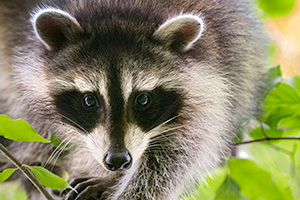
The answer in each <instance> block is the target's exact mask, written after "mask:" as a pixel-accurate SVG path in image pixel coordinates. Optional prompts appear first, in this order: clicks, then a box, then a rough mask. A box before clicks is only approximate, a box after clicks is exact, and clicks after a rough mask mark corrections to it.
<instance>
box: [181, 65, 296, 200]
mask: <svg viewBox="0 0 300 200" xmlns="http://www.w3.org/2000/svg"><path fill="white" fill-rule="evenodd" d="M267 77H268V80H267V81H266V82H267V85H268V87H269V88H270V89H269V90H267V94H266V98H265V100H264V102H263V104H262V106H263V108H264V113H262V114H261V115H260V116H259V117H258V120H254V121H255V122H254V123H253V124H254V125H253V127H252V128H251V129H250V130H249V131H247V132H245V133H243V134H244V135H245V136H244V137H245V138H246V139H247V140H248V141H252V142H253V143H251V144H246V143H243V142H242V141H239V142H240V143H239V144H238V145H237V146H236V148H237V157H231V158H230V159H229V160H228V162H227V163H226V164H225V165H224V166H223V167H222V168H220V169H217V170H216V171H215V172H213V173H212V175H211V176H207V177H205V180H206V181H205V182H206V183H207V184H206V185H201V186H199V189H198V191H197V192H196V193H195V194H194V195H193V196H192V197H189V198H187V199H186V200H192V199H201V200H213V199H216V200H221V199H222V200H227V199H228V200H249V199H255V200H293V199H295V200H296V199H300V191H299V188H300V170H299V169H300V161H299V158H300V157H299V156H300V150H299V149H300V148H298V146H299V145H300V140H296V139H295V140H291V139H290V138H298V139H299V138H300V137H299V131H300V76H294V77H293V79H292V80H290V81H289V82H284V81H283V79H282V73H281V70H280V66H276V67H274V68H271V69H270V70H269V72H268V74H267ZM244 137H240V138H244ZM268 138H272V139H274V140H272V141H269V140H268ZM256 140H263V141H256ZM238 157H247V159H245V158H244V159H242V158H238Z"/></svg>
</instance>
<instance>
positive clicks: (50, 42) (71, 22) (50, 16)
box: [31, 8, 82, 50]
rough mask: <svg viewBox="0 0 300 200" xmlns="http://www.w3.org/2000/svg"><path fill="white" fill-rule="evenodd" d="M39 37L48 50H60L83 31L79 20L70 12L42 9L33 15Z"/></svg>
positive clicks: (35, 29)
mask: <svg viewBox="0 0 300 200" xmlns="http://www.w3.org/2000/svg"><path fill="white" fill-rule="evenodd" d="M31 21H32V24H33V28H34V32H35V34H36V36H37V38H38V39H39V40H40V41H41V42H42V43H43V44H44V45H45V46H46V48H47V49H48V50H58V49H61V48H63V47H64V45H65V44H66V43H69V42H73V41H74V40H75V38H76V36H77V35H78V34H79V33H80V32H81V31H82V28H81V27H80V25H79V23H78V22H77V20H76V19H75V18H74V17H72V16H71V15H70V14H69V13H67V12H65V11H62V10H59V9H55V8H46V9H41V10H39V11H38V12H36V13H35V14H34V15H33V16H32V19H31Z"/></svg>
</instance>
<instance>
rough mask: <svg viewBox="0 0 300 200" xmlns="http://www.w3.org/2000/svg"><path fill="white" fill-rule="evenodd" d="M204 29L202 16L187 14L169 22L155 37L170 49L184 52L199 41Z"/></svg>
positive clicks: (160, 28) (158, 30) (163, 25)
mask: <svg viewBox="0 0 300 200" xmlns="http://www.w3.org/2000/svg"><path fill="white" fill-rule="evenodd" d="M204 29H205V24H204V21H203V19H202V18H201V17H200V16H195V15H190V14H185V15H180V16H177V17H173V18H171V19H169V20H167V21H166V22H165V23H164V24H162V25H161V26H160V27H159V28H158V29H157V31H156V32H155V33H154V34H153V37H154V39H156V40H158V41H160V42H161V43H162V44H163V45H164V46H167V47H168V48H170V49H173V50H176V51H180V52H184V51H187V50H189V49H190V48H191V47H192V46H193V44H194V43H195V42H196V41H197V40H199V38H200V37H201V35H202V32H203V31H204Z"/></svg>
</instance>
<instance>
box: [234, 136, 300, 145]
mask: <svg viewBox="0 0 300 200" xmlns="http://www.w3.org/2000/svg"><path fill="white" fill-rule="evenodd" d="M275 140H300V137H267V138H262V139H257V140H248V141H244V142H239V143H235V144H234V145H235V146H238V145H243V144H251V143H256V142H264V141H275Z"/></svg>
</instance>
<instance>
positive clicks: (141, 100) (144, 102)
mask: <svg viewBox="0 0 300 200" xmlns="http://www.w3.org/2000/svg"><path fill="white" fill-rule="evenodd" d="M135 103H136V104H137V105H138V106H139V107H143V108H144V107H146V106H148V105H149V104H150V96H149V95H148V94H146V93H142V94H139V95H138V96H137V97H136V99H135Z"/></svg>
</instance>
